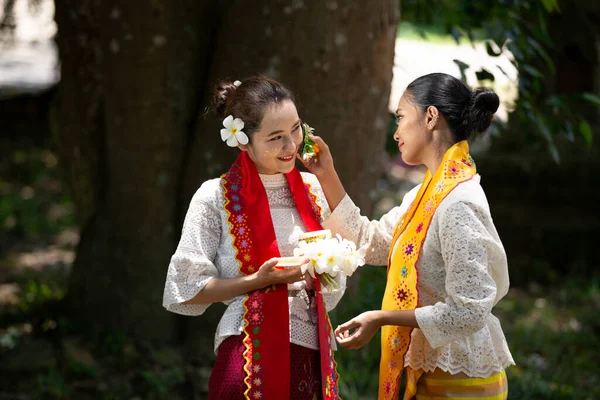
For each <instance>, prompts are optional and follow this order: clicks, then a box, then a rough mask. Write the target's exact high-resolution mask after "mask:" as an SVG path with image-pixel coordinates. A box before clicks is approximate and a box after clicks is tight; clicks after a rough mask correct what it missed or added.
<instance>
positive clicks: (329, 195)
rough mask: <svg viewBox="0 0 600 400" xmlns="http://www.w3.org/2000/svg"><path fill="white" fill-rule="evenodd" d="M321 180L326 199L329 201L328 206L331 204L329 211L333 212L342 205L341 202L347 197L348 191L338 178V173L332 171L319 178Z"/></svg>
mask: <svg viewBox="0 0 600 400" xmlns="http://www.w3.org/2000/svg"><path fill="white" fill-rule="evenodd" d="M317 178H318V179H319V183H320V184H321V188H322V189H323V192H324V193H325V198H326V199H327V204H329V209H330V210H331V211H333V210H335V208H336V207H337V206H338V204H340V201H342V199H343V198H344V196H346V190H345V189H344V185H342V181H341V180H340V177H339V176H338V174H337V172H336V171H335V170H334V171H331V172H327V173H326V174H322V175H321V176H317Z"/></svg>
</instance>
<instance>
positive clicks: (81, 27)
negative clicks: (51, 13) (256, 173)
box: [56, 0, 399, 352]
mask: <svg viewBox="0 0 600 400" xmlns="http://www.w3.org/2000/svg"><path fill="white" fill-rule="evenodd" d="M398 9H399V5H398V4H397V1H395V0H379V1H376V2H371V3H369V4H368V5H367V4H366V3H363V2H358V1H347V2H335V1H326V2H321V1H316V0H313V1H304V2H303V1H300V0H293V1H281V0H280V1H275V0H273V1H265V0H263V1H258V2H253V3H252V4H251V5H250V4H249V3H248V2H244V1H241V0H238V1H222V2H218V1H192V0H188V1H184V2H178V3H177V4H173V5H171V3H166V2H150V3H147V2H142V1H134V0H127V1H125V0H112V1H111V2H109V3H105V2H103V3H102V4H100V1H99V0H78V1H74V0H57V1H56V21H57V24H58V28H59V40H58V44H59V49H60V56H61V68H62V82H61V96H60V112H59V114H58V115H59V119H58V120H59V121H60V122H59V124H58V126H57V127H56V130H57V134H58V135H57V136H58V138H59V147H60V154H61V156H62V159H63V163H64V165H65V166H66V169H67V171H68V180H69V182H70V185H71V188H72V192H73V198H74V201H75V203H76V206H77V210H78V218H79V223H80V225H81V231H82V235H81V242H80V245H79V247H78V250H77V258H76V261H75V264H74V266H73V274H72V279H71V282H70V288H69V297H68V300H69V304H70V305H71V306H72V311H73V316H74V320H75V321H76V322H78V323H80V324H81V325H82V326H84V327H89V328H98V327H107V328H110V329H118V330H120V331H123V332H124V333H126V334H128V335H132V336H134V337H136V338H139V339H148V340H156V341H164V340H174V339H181V335H182V334H185V333H186V332H187V336H188V338H189V339H190V343H193V344H199V345H200V346H201V347H202V350H203V352H204V351H208V348H209V347H212V337H213V334H214V328H215V326H216V324H206V318H204V317H203V318H196V319H190V318H187V319H183V320H185V321H186V322H185V324H189V325H190V327H189V328H186V329H185V330H184V331H182V330H181V328H183V326H182V325H181V321H182V319H179V320H176V319H175V318H173V316H172V315H171V314H170V313H168V312H166V311H165V310H164V309H162V307H161V300H162V293H163V285H164V280H165V274H166V269H167V265H168V262H169V258H170V256H171V254H172V253H173V251H174V249H175V246H176V244H177V241H178V239H179V233H180V227H181V221H182V218H183V216H184V214H185V212H186V210H187V207H188V204H189V200H190V198H191V196H192V194H193V192H194V191H195V190H196V189H197V188H198V186H199V185H200V184H201V182H202V181H204V180H205V179H208V178H212V177H216V176H218V175H219V174H220V173H222V172H224V171H225V170H226V168H227V167H228V166H229V164H230V162H231V161H232V160H233V158H234V157H235V155H236V152H235V151H233V150H231V149H229V148H227V146H224V145H223V144H222V142H221V141H220V138H219V129H220V123H221V121H220V118H216V117H214V116H213V115H210V114H208V115H207V114H206V113H205V112H204V110H205V109H206V108H207V106H209V103H210V98H211V94H212V93H211V89H212V87H213V85H214V83H216V81H218V80H220V79H225V78H230V79H241V78H244V77H245V76H248V75H251V74H253V73H263V74H266V75H269V76H272V77H274V78H276V79H280V80H281V81H282V82H284V83H285V84H287V85H288V86H289V87H290V88H291V89H292V90H293V91H294V92H295V93H296V95H297V100H298V104H299V108H300V114H301V117H302V118H304V119H305V120H306V121H307V122H309V123H310V124H311V125H313V126H315V128H316V129H317V130H318V134H319V135H321V136H323V137H324V138H325V139H326V140H327V141H328V142H329V143H330V145H331V148H332V151H333V152H334V155H335V156H336V162H337V167H338V170H339V171H340V175H341V177H342V179H343V180H344V182H345V184H346V187H347V189H348V191H349V193H350V194H351V195H352V196H353V198H355V200H356V201H357V203H358V204H359V205H360V206H361V207H362V208H363V209H364V210H366V211H368V210H370V205H371V202H370V199H369V196H368V194H369V191H370V190H371V189H373V187H374V183H375V180H376V178H377V176H378V173H379V163H378V160H379V158H380V155H381V154H382V152H383V147H384V146H383V144H384V140H385V134H386V126H387V101H388V96H389V90H390V89H389V86H390V82H391V78H392V62H393V49H394V41H395V32H396V25H397V22H398ZM92 16H93V17H92ZM213 308H215V310H211V311H210V312H209V315H212V316H213V318H212V319H215V318H216V317H217V316H218V314H219V313H220V312H221V310H219V308H218V307H213ZM198 320H202V321H198ZM197 325H201V329H202V332H201V336H200V339H201V340H198V339H199V337H198V336H196V332H198V327H197ZM208 325H210V329H205V328H206V327H207V326H208Z"/></svg>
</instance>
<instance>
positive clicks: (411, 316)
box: [377, 310, 419, 328]
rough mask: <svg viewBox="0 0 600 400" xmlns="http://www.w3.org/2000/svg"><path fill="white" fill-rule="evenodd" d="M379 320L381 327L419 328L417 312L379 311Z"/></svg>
mask: <svg viewBox="0 0 600 400" xmlns="http://www.w3.org/2000/svg"><path fill="white" fill-rule="evenodd" d="M377 319H378V321H379V323H380V326H385V325H393V326H408V327H411V328H418V327H419V324H418V323H417V318H416V317H415V310H379V311H377Z"/></svg>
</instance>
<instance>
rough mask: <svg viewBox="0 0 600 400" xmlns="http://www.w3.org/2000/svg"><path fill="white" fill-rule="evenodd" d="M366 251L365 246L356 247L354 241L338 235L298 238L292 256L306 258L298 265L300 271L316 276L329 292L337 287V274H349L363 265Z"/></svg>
mask: <svg viewBox="0 0 600 400" xmlns="http://www.w3.org/2000/svg"><path fill="white" fill-rule="evenodd" d="M366 253H367V250H366V247H362V248H360V249H357V248H356V245H355V244H354V242H352V241H350V240H347V239H344V238H342V237H341V236H340V235H336V237H333V238H329V237H326V238H317V239H315V240H300V241H299V242H298V247H297V248H296V249H294V256H296V257H300V256H302V257H304V258H305V259H308V262H307V263H305V264H302V265H301V266H300V268H301V270H302V273H306V272H308V273H309V274H310V276H312V277H313V278H316V277H317V276H318V277H319V279H320V281H321V284H322V286H323V287H324V288H325V290H327V291H329V292H332V291H333V290H334V289H337V288H338V284H337V282H336V281H335V277H336V276H337V275H338V274H343V275H345V276H351V275H352V274H353V273H354V271H356V269H357V268H358V267H361V266H363V265H365V254H366Z"/></svg>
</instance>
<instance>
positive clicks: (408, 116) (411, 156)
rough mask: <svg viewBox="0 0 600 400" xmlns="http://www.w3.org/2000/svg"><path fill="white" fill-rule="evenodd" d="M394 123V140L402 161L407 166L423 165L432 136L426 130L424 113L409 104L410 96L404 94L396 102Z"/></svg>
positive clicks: (429, 131)
mask: <svg viewBox="0 0 600 400" xmlns="http://www.w3.org/2000/svg"><path fill="white" fill-rule="evenodd" d="M396 121H397V122H398V128H396V132H395V133H394V140H395V141H397V142H398V148H399V149H400V153H402V161H404V162H405V163H407V164H409V165H419V164H424V163H425V161H426V157H427V152H428V148H429V147H430V145H431V142H432V139H433V136H432V134H431V130H428V129H427V124H426V123H427V117H426V115H425V113H423V112H422V111H421V110H419V109H418V108H417V106H416V105H415V104H413V103H412V102H411V98H410V94H407V93H406V92H405V93H404V94H403V95H402V97H401V98H400V101H399V102H398V109H397V110H396Z"/></svg>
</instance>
